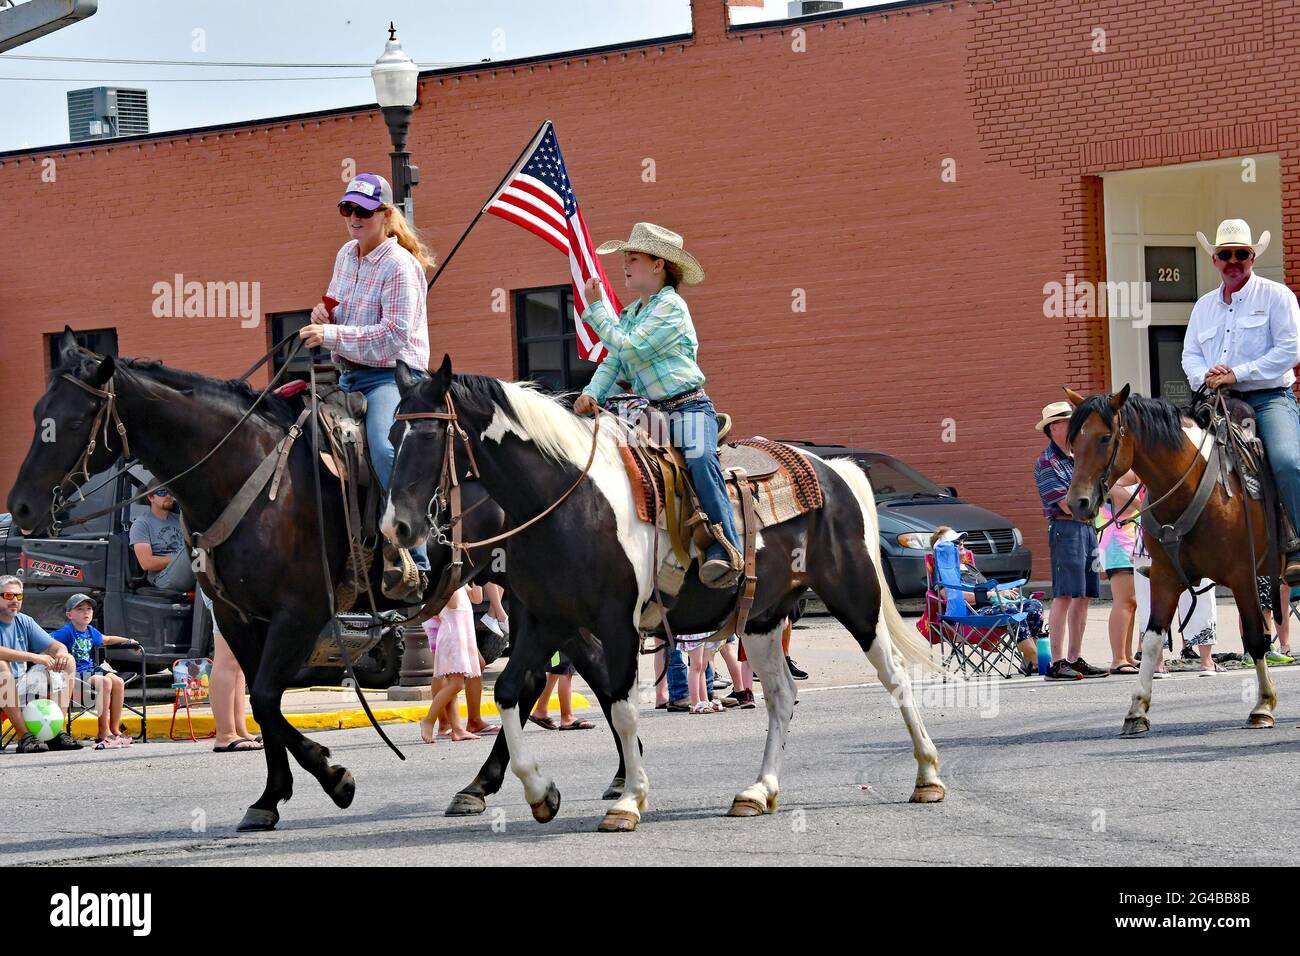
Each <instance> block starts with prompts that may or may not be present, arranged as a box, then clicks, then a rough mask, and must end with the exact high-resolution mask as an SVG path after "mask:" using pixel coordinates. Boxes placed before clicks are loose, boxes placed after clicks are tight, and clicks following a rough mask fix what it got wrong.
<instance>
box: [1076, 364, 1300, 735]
mask: <svg viewBox="0 0 1300 956" xmlns="http://www.w3.org/2000/svg"><path fill="white" fill-rule="evenodd" d="M1065 391H1066V394H1067V395H1068V396H1069V398H1070V404H1072V405H1073V406H1074V415H1073V416H1072V417H1071V418H1070V430H1069V442H1070V448H1071V450H1072V451H1073V453H1074V479H1073V481H1072V482H1071V483H1070V490H1069V492H1068V494H1067V497H1066V506H1067V507H1068V508H1069V509H1070V512H1071V514H1073V515H1074V516H1075V517H1076V518H1079V519H1082V520H1092V519H1093V518H1095V517H1096V514H1097V509H1098V508H1099V507H1100V506H1101V503H1102V500H1103V498H1104V497H1105V493H1106V491H1107V490H1108V489H1109V488H1110V486H1111V485H1113V484H1114V483H1115V481H1116V480H1117V479H1118V478H1119V477H1120V476H1122V475H1123V474H1124V473H1125V472H1127V471H1129V470H1130V469H1131V470H1132V471H1133V472H1134V473H1136V474H1137V476H1138V477H1139V478H1140V479H1142V481H1143V483H1145V485H1146V487H1147V501H1148V502H1150V503H1151V504H1152V505H1154V507H1153V508H1152V509H1151V516H1150V517H1151V518H1154V519H1156V520H1157V521H1158V522H1159V523H1160V524H1161V525H1171V524H1174V523H1175V522H1177V521H1178V519H1179V518H1180V516H1182V515H1184V514H1185V513H1187V511H1188V508H1189V506H1191V505H1192V503H1193V499H1194V498H1195V496H1196V491H1197V489H1198V488H1199V487H1200V485H1201V479H1202V476H1204V475H1205V473H1206V470H1207V468H1210V467H1212V463H1211V460H1210V456H1211V455H1214V454H1217V453H1218V452H1217V450H1216V448H1215V439H1214V436H1213V435H1207V434H1206V433H1205V432H1204V431H1203V430H1202V429H1201V427H1200V426H1199V425H1197V424H1196V423H1195V422H1193V421H1192V420H1191V419H1189V418H1187V417H1186V416H1185V415H1184V414H1183V412H1182V410H1181V409H1179V408H1177V407H1175V406H1174V405H1171V404H1169V403H1168V402H1165V401H1159V400H1155V399H1150V398H1144V397H1142V396H1139V395H1134V396H1130V395H1129V388H1128V386H1127V385H1125V386H1124V388H1123V389H1122V390H1121V391H1119V392H1117V393H1115V394H1113V395H1105V394H1102V395H1091V396H1089V397H1088V398H1084V397H1083V396H1082V395H1079V394H1078V393H1077V392H1073V391H1071V390H1070V389H1068V388H1067V389H1066V390H1065ZM1217 464H1218V463H1217V462H1215V463H1213V466H1215V467H1217ZM1221 476H1222V478H1223V481H1225V482H1228V483H1229V484H1230V486H1231V489H1232V494H1231V496H1229V495H1228V494H1227V492H1226V491H1225V488H1224V485H1223V484H1221V483H1215V485H1214V486H1213V487H1212V488H1210V489H1207V490H1208V491H1209V497H1208V500H1207V501H1206V503H1205V506H1204V510H1203V511H1202V512H1201V514H1200V516H1199V518H1197V519H1196V521H1195V524H1194V525H1193V526H1192V527H1191V529H1190V530H1188V531H1187V532H1186V534H1185V535H1184V536H1183V538H1182V542H1181V546H1180V547H1179V548H1178V549H1177V554H1178V560H1179V564H1180V565H1181V573H1180V571H1179V569H1178V568H1177V567H1175V565H1174V563H1173V559H1172V558H1171V557H1170V555H1169V554H1168V553H1167V552H1166V551H1165V549H1164V547H1162V545H1161V544H1160V543H1159V541H1158V540H1157V539H1156V537H1155V535H1154V534H1153V532H1152V530H1151V529H1150V528H1149V527H1147V524H1146V521H1145V520H1144V526H1143V532H1142V533H1143V539H1144V541H1145V544H1146V548H1147V551H1148V552H1150V554H1151V619H1150V621H1149V622H1148V625H1147V629H1146V630H1145V631H1144V632H1143V634H1142V667H1141V671H1140V673H1139V676H1138V683H1137V689H1136V690H1135V691H1134V692H1133V702H1132V704H1131V706H1130V707H1129V711H1128V714H1127V715H1126V716H1125V718H1124V729H1123V736H1126V737H1130V736H1137V735H1140V734H1144V733H1146V732H1147V731H1149V730H1150V729H1151V721H1150V720H1149V719H1148V718H1147V711H1148V710H1149V709H1150V707H1151V675H1152V674H1153V673H1154V672H1155V668H1156V660H1157V657H1156V655H1158V654H1160V653H1162V648H1163V646H1164V644H1165V642H1166V641H1167V640H1168V638H1169V634H1170V625H1171V623H1172V621H1173V618H1174V614H1175V613H1176V612H1177V608H1178V598H1179V596H1180V595H1181V594H1182V592H1183V591H1184V590H1186V589H1187V582H1188V581H1198V580H1200V579H1201V578H1210V579H1211V580H1212V581H1214V582H1216V583H1218V584H1221V585H1223V586H1224V587H1226V588H1228V589H1229V590H1231V591H1232V594H1233V597H1234V598H1236V601H1237V610H1238V611H1239V613H1240V614H1241V620H1242V628H1243V630H1242V641H1243V643H1244V644H1245V647H1246V651H1247V652H1248V653H1249V654H1250V656H1251V657H1252V658H1254V660H1255V674H1256V676H1257V677H1258V679H1259V699H1258V700H1257V701H1256V703H1255V706H1254V707H1253V708H1252V709H1251V711H1250V716H1249V718H1248V719H1247V721H1246V726H1247V727H1272V726H1273V709H1274V707H1275V706H1276V705H1277V693H1276V692H1275V690H1274V689H1273V681H1272V679H1271V678H1270V677H1269V674H1268V665H1267V663H1266V662H1265V660H1264V656H1265V655H1266V654H1267V653H1268V649H1269V645H1270V643H1271V638H1270V636H1269V634H1268V633H1267V631H1266V630H1265V620H1264V614H1263V611H1262V610H1261V608H1260V601H1259V587H1258V583H1257V579H1256V575H1257V574H1258V575H1262V576H1266V577H1267V578H1269V580H1270V582H1271V584H1272V594H1273V612H1274V617H1275V619H1277V615H1278V614H1280V610H1279V608H1280V597H1279V590H1278V587H1279V581H1278V575H1279V573H1280V571H1281V561H1280V558H1279V555H1278V548H1277V544H1276V542H1277V541H1279V540H1281V538H1280V532H1281V529H1280V527H1279V526H1278V523H1277V522H1278V518H1277V516H1276V514H1269V513H1268V511H1267V509H1266V508H1265V504H1264V501H1262V500H1261V501H1255V500H1252V499H1251V498H1250V497H1249V496H1248V495H1247V494H1246V493H1245V490H1244V489H1243V488H1242V486H1241V481H1240V479H1239V477H1238V475H1237V473H1236V472H1235V471H1233V472H1231V473H1227V472H1226V471H1223V472H1221ZM1211 480H1213V476H1211ZM1180 482H1181V483H1180ZM1243 502H1244V503H1245V504H1246V506H1247V507H1248V508H1250V509H1251V514H1250V518H1249V523H1248V519H1247V515H1246V510H1245V508H1243V507H1242V503H1243ZM1148 520H1149V519H1148ZM1270 524H1272V526H1273V528H1274V531H1275V533H1274V534H1273V535H1271V536H1270V534H1269V526H1270ZM1252 538H1253V540H1252ZM1252 555H1254V556H1255V557H1256V558H1259V559H1262V566H1260V567H1259V569H1258V570H1257V569H1256V568H1255V567H1252V566H1251V562H1252ZM1213 599H1214V595H1213V594H1212V593H1211V594H1206V595H1203V596H1201V597H1199V598H1198V600H1202V601H1210V600H1213Z"/></svg>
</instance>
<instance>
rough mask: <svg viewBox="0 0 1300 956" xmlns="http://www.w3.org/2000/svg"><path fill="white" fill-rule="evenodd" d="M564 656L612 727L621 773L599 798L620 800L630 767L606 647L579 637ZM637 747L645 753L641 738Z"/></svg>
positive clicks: (615, 776)
mask: <svg viewBox="0 0 1300 956" xmlns="http://www.w3.org/2000/svg"><path fill="white" fill-rule="evenodd" d="M564 653H566V654H568V655H569V660H571V661H572V662H573V667H574V669H575V670H576V671H577V672H578V675H579V676H580V677H581V678H582V679H583V680H584V681H586V682H587V686H588V687H590V688H591V691H592V693H593V694H595V695H596V701H597V702H598V703H599V704H600V710H601V713H603V714H604V715H605V722H606V723H607V724H608V725H609V731H610V733H611V734H613V736H614V746H615V748H617V750H618V770H617V771H615V773H614V779H613V780H611V781H610V782H609V786H608V787H606V788H605V792H604V793H602V794H601V795H600V798H601V799H602V800H617V799H618V798H619V797H621V796H622V795H623V788H624V787H625V786H626V779H627V765H626V761H624V759H623V741H622V739H621V738H620V737H619V733H618V730H617V728H615V727H614V718H613V712H612V707H613V699H612V698H611V697H610V689H609V668H608V665H607V664H606V663H605V651H604V648H603V647H602V646H601V645H600V642H599V641H597V640H595V639H594V638H589V637H586V636H585V635H579V636H578V637H577V638H575V639H573V640H571V641H569V643H567V644H565V645H564ZM636 745H637V752H638V753H641V752H643V751H644V748H642V747H641V741H640V739H639V738H638V739H637V742H636Z"/></svg>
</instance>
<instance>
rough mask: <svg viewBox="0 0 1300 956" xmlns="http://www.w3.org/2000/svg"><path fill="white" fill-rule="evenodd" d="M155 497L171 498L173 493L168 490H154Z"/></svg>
mask: <svg viewBox="0 0 1300 956" xmlns="http://www.w3.org/2000/svg"><path fill="white" fill-rule="evenodd" d="M153 495H154V497H157V498H170V497H171V496H172V493H171V492H170V491H168V490H167V489H166V488H155V489H154V490H153Z"/></svg>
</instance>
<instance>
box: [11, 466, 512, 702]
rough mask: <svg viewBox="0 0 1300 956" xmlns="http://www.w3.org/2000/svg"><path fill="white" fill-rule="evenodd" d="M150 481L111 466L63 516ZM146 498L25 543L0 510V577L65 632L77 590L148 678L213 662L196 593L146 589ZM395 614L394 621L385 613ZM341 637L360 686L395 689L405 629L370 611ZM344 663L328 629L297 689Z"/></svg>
mask: <svg viewBox="0 0 1300 956" xmlns="http://www.w3.org/2000/svg"><path fill="white" fill-rule="evenodd" d="M151 481H152V476H151V475H150V474H149V473H148V472H147V471H146V470H145V469H144V468H142V467H140V466H139V465H134V466H132V467H130V468H129V469H128V468H126V467H124V466H122V465H120V464H119V465H115V466H114V467H113V468H112V469H110V470H109V471H106V472H103V473H101V474H99V475H95V476H93V477H92V478H91V479H90V481H88V482H87V483H86V485H85V492H86V497H85V498H84V500H81V501H78V502H77V504H76V505H75V506H74V507H73V508H72V509H71V511H70V514H69V516H68V517H69V518H72V519H75V518H76V517H78V516H79V515H83V514H89V513H91V512H93V511H98V510H100V509H102V508H106V507H108V506H109V505H111V504H112V503H113V502H114V501H122V500H125V499H127V498H129V497H131V496H132V495H135V494H138V493H139V492H140V491H143V490H144V489H145V488H146V487H148V485H149V483H150V482H151ZM148 507H149V506H148V505H147V504H145V503H144V502H136V503H133V504H130V505H124V506H122V507H120V508H118V509H117V510H115V511H113V512H111V513H109V514H106V515H101V516H100V517H98V518H94V519H92V520H91V521H89V522H87V523H86V524H84V525H76V526H73V527H71V528H68V529H67V530H66V531H64V532H63V533H62V534H61V535H60V536H59V537H57V538H24V537H22V535H21V534H20V533H19V532H18V529H17V528H14V527H13V526H12V522H11V518H10V516H9V515H8V514H0V574H16V575H18V576H19V577H21V578H22V579H23V582H24V588H23V592H24V598H25V601H24V604H23V611H24V613H26V614H29V615H31V616H32V617H33V618H35V619H36V622H37V623H38V624H40V625H41V626H42V627H44V628H45V629H46V630H49V631H53V630H54V629H56V628H58V627H61V626H63V624H64V623H65V621H66V618H65V617H64V613H63V604H64V602H65V601H66V600H67V599H68V598H69V597H71V596H72V595H73V594H75V593H77V592H78V591H83V592H85V593H87V594H89V595H91V596H92V597H93V598H95V600H96V601H98V602H99V606H98V607H97V608H96V610H95V619H94V623H95V626H96V627H98V628H99V629H100V630H101V631H103V632H104V633H105V634H121V635H124V636H128V637H132V638H135V639H136V640H138V641H139V642H140V644H141V646H142V648H143V650H144V655H145V663H146V666H147V668H148V670H149V671H150V672H156V671H160V670H163V669H165V668H168V667H170V666H171V663H172V661H174V660H177V659H179V658H187V657H211V656H212V646H213V645H212V621H211V616H210V615H209V614H208V613H207V610H206V608H205V607H204V606H203V603H202V602H201V601H200V602H198V604H197V608H198V611H199V613H197V614H196V613H195V607H196V604H195V593H194V592H193V591H165V590H161V589H159V588H155V587H152V586H151V585H150V584H149V582H148V579H147V578H146V576H145V573H144V571H143V570H142V569H141V568H140V564H139V562H138V561H137V560H136V557H135V552H134V551H133V550H132V549H131V546H130V543H129V533H130V527H131V522H132V521H134V520H135V518H136V517H137V516H139V515H140V514H142V513H144V512H145V511H147V510H148ZM389 616H390V617H391V615H389ZM338 620H339V624H340V626H341V627H342V637H343V640H344V643H345V645H346V646H347V648H348V655H349V657H350V658H351V659H352V665H353V669H354V670H355V671H356V674H357V679H358V680H359V681H360V682H361V684H362V686H364V687H388V686H390V685H392V684H395V683H397V678H398V674H399V672H400V668H401V661H402V634H401V627H400V626H398V625H396V624H394V623H393V622H392V621H391V620H388V621H386V622H385V623H383V624H376V623H375V622H374V621H372V620H371V618H370V615H369V614H357V613H351V614H340V615H338ZM479 627H480V635H479V644H480V647H481V648H482V649H483V652H484V656H485V657H487V658H488V660H489V662H490V661H491V660H492V659H494V658H495V657H496V656H498V655H499V653H500V650H501V648H500V641H499V639H496V638H494V637H493V636H492V635H491V634H490V633H489V632H487V630H486V628H483V627H482V625H481V624H480V625H479ZM105 654H106V657H107V659H108V660H109V661H110V662H111V663H112V664H113V666H115V667H117V668H118V669H119V670H121V671H123V672H125V673H131V672H134V671H136V670H138V668H139V666H140V663H139V660H140V659H139V654H138V653H137V652H135V651H134V650H129V649H126V648H121V647H111V648H106V649H105ZM343 673H344V671H343V668H342V661H341V658H340V657H339V655H338V648H337V645H336V643H335V641H334V637H333V634H332V633H331V630H330V628H328V627H327V628H326V629H325V630H324V631H322V632H321V635H320V638H319V639H318V640H317V642H316V646H315V648H314V649H313V651H312V654H311V655H310V657H309V658H308V660H307V661H305V662H304V670H303V671H302V672H301V673H300V674H299V680H297V681H296V683H304V682H310V683H326V682H329V683H338V681H339V680H341V679H342V676H343Z"/></svg>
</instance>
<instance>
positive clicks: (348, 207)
mask: <svg viewBox="0 0 1300 956" xmlns="http://www.w3.org/2000/svg"><path fill="white" fill-rule="evenodd" d="M378 211H379V210H378V209H363V208H361V207H360V206H358V205H357V204H356V203H351V202H345V203H343V204H342V205H341V206H339V215H340V216H342V217H343V218H344V219H346V218H348V217H349V216H356V217H357V218H358V219H369V218H370V217H371V216H373V215H374V214H375V213H377V212H378Z"/></svg>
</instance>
